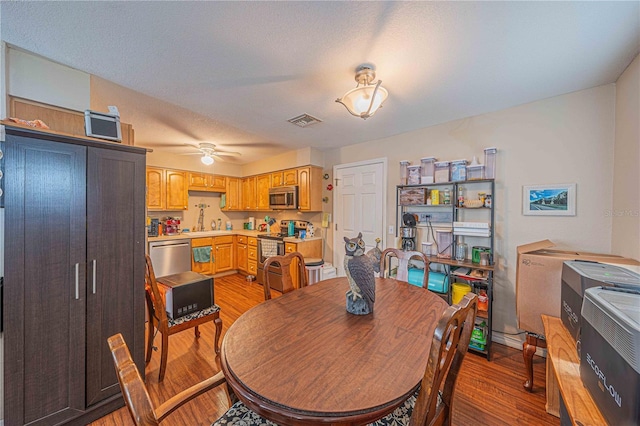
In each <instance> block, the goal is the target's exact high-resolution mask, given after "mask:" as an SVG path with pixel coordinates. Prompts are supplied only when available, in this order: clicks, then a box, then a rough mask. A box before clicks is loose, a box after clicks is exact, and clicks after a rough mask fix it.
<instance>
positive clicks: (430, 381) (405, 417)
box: [372, 293, 478, 426]
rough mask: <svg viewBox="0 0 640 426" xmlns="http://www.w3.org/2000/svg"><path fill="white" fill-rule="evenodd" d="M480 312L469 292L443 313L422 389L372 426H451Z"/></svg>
mask: <svg viewBox="0 0 640 426" xmlns="http://www.w3.org/2000/svg"><path fill="white" fill-rule="evenodd" d="M477 311H478V296H477V295H476V294H475V293H467V294H466V295H465V296H464V297H463V298H462V300H461V301H460V303H458V304H457V305H453V306H449V307H448V308H447V309H446V310H445V311H444V313H443V314H442V317H441V318H440V320H439V321H438V325H437V327H436V330H435V331H434V334H433V340H432V341H431V351H430V353H429V361H428V363H427V369H426V371H425V373H424V377H423V378H422V382H421V386H420V390H419V391H418V392H416V393H415V394H414V395H412V396H411V397H409V398H408V399H407V400H406V401H405V402H404V404H403V405H401V406H400V407H398V408H396V409H395V410H394V411H393V412H392V413H391V414H389V415H388V416H386V417H383V418H382V419H380V420H378V421H376V422H375V423H372V425H374V426H391V425H409V424H410V425H412V426H415V425H421V426H427V425H428V426H434V425H451V418H452V414H453V395H454V391H455V387H456V381H457V379H458V374H459V373H460V366H461V365H462V360H463V358H464V356H465V354H466V353H467V350H468V348H469V341H470V340H471V332H472V331H473V327H474V325H475V318H476V313H477Z"/></svg>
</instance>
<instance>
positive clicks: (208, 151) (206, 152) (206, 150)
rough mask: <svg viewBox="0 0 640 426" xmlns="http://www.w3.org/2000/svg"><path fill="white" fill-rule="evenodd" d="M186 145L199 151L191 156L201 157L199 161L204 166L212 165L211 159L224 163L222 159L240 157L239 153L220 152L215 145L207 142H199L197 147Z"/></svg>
mask: <svg viewBox="0 0 640 426" xmlns="http://www.w3.org/2000/svg"><path fill="white" fill-rule="evenodd" d="M187 145H188V146H192V147H194V148H196V149H197V150H198V151H200V152H198V153H195V152H194V153H191V155H196V154H197V155H202V158H201V159H200V160H201V161H202V162H203V163H204V164H206V165H211V164H213V157H215V158H217V159H221V160H223V161H224V157H239V156H240V155H241V154H240V153H239V152H235V151H220V150H219V149H216V146H215V144H212V143H209V142H200V144H198V146H196V145H191V144H187Z"/></svg>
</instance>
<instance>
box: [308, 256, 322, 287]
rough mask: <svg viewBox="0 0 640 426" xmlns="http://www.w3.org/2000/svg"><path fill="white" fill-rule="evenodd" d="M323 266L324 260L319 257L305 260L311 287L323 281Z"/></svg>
mask: <svg viewBox="0 0 640 426" xmlns="http://www.w3.org/2000/svg"><path fill="white" fill-rule="evenodd" d="M323 264H324V260H322V259H320V258H317V257H311V258H308V259H305V260H304V265H305V269H306V270H307V275H308V277H309V280H308V281H309V285H311V284H315V283H317V282H318V281H321V280H322V278H320V273H321V270H322V265H323Z"/></svg>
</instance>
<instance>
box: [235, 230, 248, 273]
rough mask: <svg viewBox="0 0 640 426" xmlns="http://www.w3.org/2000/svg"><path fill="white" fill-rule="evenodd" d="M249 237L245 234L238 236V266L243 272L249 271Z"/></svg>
mask: <svg viewBox="0 0 640 426" xmlns="http://www.w3.org/2000/svg"><path fill="white" fill-rule="evenodd" d="M247 238H248V237H246V236H244V235H238V236H237V237H236V266H237V268H238V269H239V270H240V271H242V272H247V270H248V268H249V265H248V260H249V259H248V257H247V256H248V245H247Z"/></svg>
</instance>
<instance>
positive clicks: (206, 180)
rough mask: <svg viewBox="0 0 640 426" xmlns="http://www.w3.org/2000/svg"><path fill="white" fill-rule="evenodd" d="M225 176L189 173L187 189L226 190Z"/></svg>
mask: <svg viewBox="0 0 640 426" xmlns="http://www.w3.org/2000/svg"><path fill="white" fill-rule="evenodd" d="M226 186H227V178H226V177H225V176H220V175H212V174H209V173H191V172H190V173H189V191H206V192H226V191H227V188H226Z"/></svg>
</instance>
